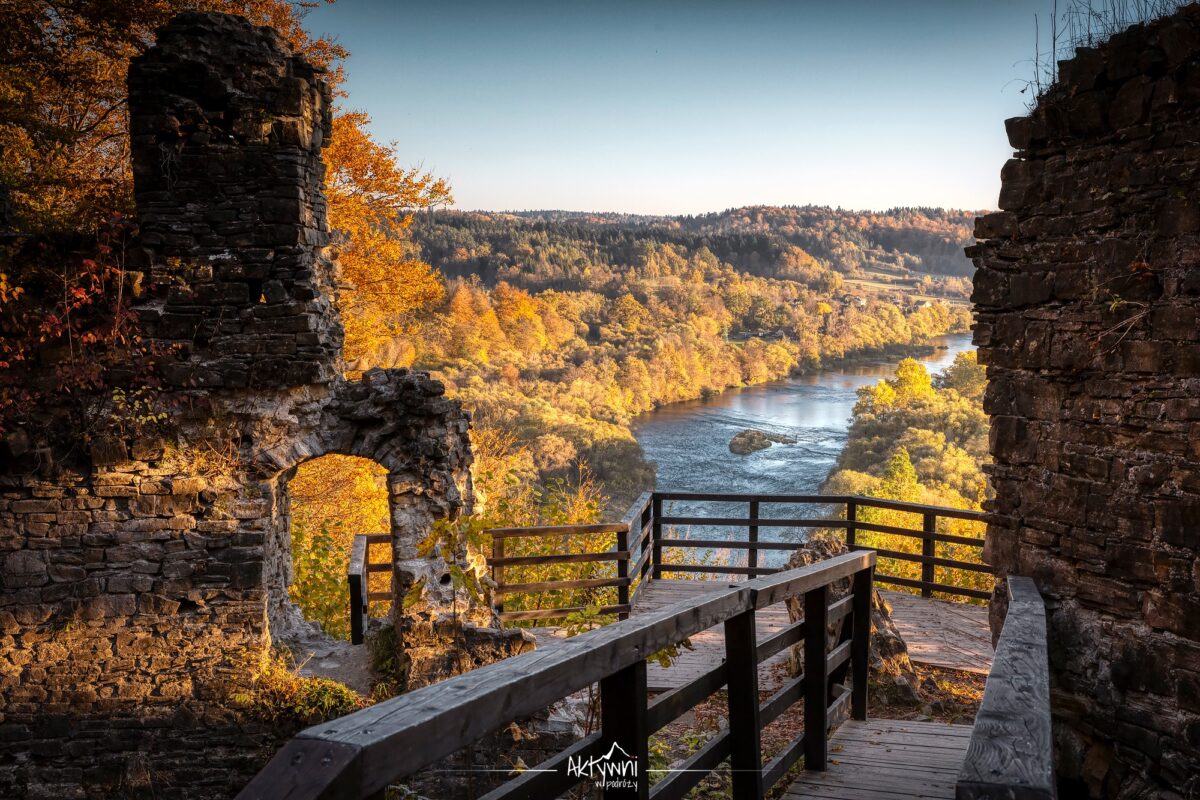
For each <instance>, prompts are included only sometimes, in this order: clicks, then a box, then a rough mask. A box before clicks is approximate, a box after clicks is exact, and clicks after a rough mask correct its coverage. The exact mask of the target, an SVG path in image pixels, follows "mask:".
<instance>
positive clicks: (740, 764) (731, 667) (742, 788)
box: [725, 609, 763, 800]
mask: <svg viewBox="0 0 1200 800" xmlns="http://www.w3.org/2000/svg"><path fill="white" fill-rule="evenodd" d="M755 631H756V629H755V626H754V610H753V609H749V610H747V611H743V612H742V613H741V614H738V615H737V616H736V617H733V618H732V619H728V620H726V621H725V672H726V677H727V678H728V680H729V692H728V709H729V735H730V737H731V739H730V752H729V772H730V782H731V785H732V790H733V800H762V796H763V782H762V743H761V738H760V736H759V734H760V732H761V731H762V724H761V723H760V722H759V717H758V648H757V646H756V642H755V637H756V632H755Z"/></svg>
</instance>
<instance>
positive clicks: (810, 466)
mask: <svg viewBox="0 0 1200 800" xmlns="http://www.w3.org/2000/svg"><path fill="white" fill-rule="evenodd" d="M933 344H934V345H935V346H937V347H939V348H944V349H938V350H936V351H935V353H934V354H933V355H931V356H929V357H927V358H919V359H918V361H921V362H922V363H923V364H925V366H926V368H928V369H929V371H930V372H938V371H940V370H941V369H943V368H944V367H946V366H948V365H949V364H950V363H951V362H952V361H953V360H954V357H955V356H956V355H958V354H959V353H960V352H963V351H964V350H970V349H971V336H970V334H955V335H952V336H943V337H939V338H938V339H936V340H934V342H933ZM898 362H899V359H894V360H880V361H879V362H876V363H869V364H855V365H850V366H845V367H834V368H831V369H825V370H821V371H820V372H816V373H813V374H812V375H805V376H801V377H796V378H790V379H788V380H783V381H774V382H772V383H764V384H760V385H758V386H751V387H747V388H745V389H734V390H731V391H728V392H724V393H722V394H720V395H717V396H716V397H713V398H710V399H706V400H692V401H688V402H685V403H672V404H671V405H668V406H664V407H663V408H660V409H657V410H655V411H651V412H649V413H646V414H642V415H641V416H639V417H637V419H635V420H634V435H635V436H636V437H637V440H638V442H639V443H640V444H641V445H642V449H643V450H645V452H646V458H647V459H649V460H650V461H653V462H655V463H656V464H657V465H658V483H657V488H658V489H660V490H662V491H688V492H729V493H746V494H816V493H817V488H818V487H819V486H820V484H821V483H822V482H823V481H824V480H825V478H826V477H827V476H828V474H829V470H830V469H831V468H832V467H833V465H834V463H835V462H836V461H837V457H838V454H839V453H840V452H841V451H842V448H843V447H844V446H845V444H846V431H847V428H848V427H849V424H850V415H851V412H852V411H853V409H854V403H855V402H856V401H857V399H858V397H857V395H856V394H855V392H856V391H857V390H858V389H859V388H860V387H863V386H869V385H871V384H874V383H876V382H877V381H879V380H880V379H882V378H890V377H892V376H893V375H894V374H895V369H896V364H897V363H898ZM746 428H757V429H759V430H762V431H768V432H771V433H780V434H783V435H785V436H790V437H791V438H793V439H795V440H796V444H774V445H771V447H770V448H768V449H766V450H759V451H758V452H755V453H751V454H749V455H744V456H740V455H736V454H734V453H731V452H730V451H729V440H730V439H731V438H733V436H734V434H736V433H738V432H740V431H742V430H745V429H746ZM674 506H675V507H674V508H673V509H671V511H673V512H674V513H677V514H692V513H696V514H698V515H699V514H712V513H714V512H716V513H722V512H728V514H729V516H734V517H741V516H744V515H745V513H746V506H745V504H740V505H737V506H734V505H718V504H707V505H704V506H699V505H695V504H684V503H676V504H674ZM783 511H784V507H773V508H763V509H762V512H761V513H762V516H764V517H768V516H774V515H776V514H777V513H778V514H779V515H782V513H783ZM735 532H736V533H738V534H740V536H739V537H738V538H742V537H744V536H745V530H744V529H725V530H724V531H721V532H719V531H716V530H705V531H699V530H693V531H690V532H681V533H690V534H691V535H692V536H695V537H699V536H700V535H703V536H705V537H708V536H710V535H720V536H722V538H728V537H727V536H724V535H723V534H734V533H735ZM761 533H762V538H764V539H777V538H791V537H792V536H794V535H795V532H793V531H789V530H788V529H773V530H772V529H764V530H763V531H762V532H761Z"/></svg>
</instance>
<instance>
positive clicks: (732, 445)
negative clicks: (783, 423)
mask: <svg viewBox="0 0 1200 800" xmlns="http://www.w3.org/2000/svg"><path fill="white" fill-rule="evenodd" d="M772 443H774V444H795V443H796V440H795V439H793V438H792V437H790V436H783V435H781V434H778V433H767V432H765V431H760V430H756V429H754V428H747V429H746V430H744V431H742V432H741V433H739V434H737V435H735V436H734V437H733V438H732V439H730V440H729V452H731V453H736V454H737V455H739V456H745V455H749V454H750V453H754V452H757V451H759V450H766V449H767V448H768V447H770V446H771V445H772Z"/></svg>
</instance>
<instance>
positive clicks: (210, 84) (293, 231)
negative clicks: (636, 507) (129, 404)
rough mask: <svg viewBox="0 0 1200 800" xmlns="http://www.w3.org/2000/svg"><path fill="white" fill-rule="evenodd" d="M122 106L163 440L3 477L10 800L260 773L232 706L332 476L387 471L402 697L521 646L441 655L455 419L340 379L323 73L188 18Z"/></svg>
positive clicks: (498, 643) (245, 724) (149, 58)
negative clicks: (440, 527) (295, 534)
mask: <svg viewBox="0 0 1200 800" xmlns="http://www.w3.org/2000/svg"><path fill="white" fill-rule="evenodd" d="M129 88H130V103H129V108H130V117H131V132H132V158H133V173H134V178H135V190H136V200H137V207H138V223H139V228H140V247H141V249H140V251H139V252H137V253H135V254H134V257H135V259H136V262H137V265H138V266H139V267H140V269H141V271H142V273H143V279H142V281H141V285H142V294H141V296H140V298H139V300H138V302H137V305H136V311H137V313H138V315H139V318H140V319H141V322H142V326H143V328H144V330H145V332H146V334H147V335H148V337H149V338H150V339H151V340H152V341H153V342H154V343H155V344H156V345H157V346H158V347H159V348H161V351H162V352H163V353H164V358H163V363H162V365H161V368H160V373H161V376H162V380H163V382H164V384H165V386H164V389H163V397H164V398H169V399H170V401H171V403H170V406H169V408H170V409H171V417H172V419H171V425H172V426H173V428H174V434H173V435H170V436H136V437H135V436H122V435H108V436H104V437H99V438H96V439H93V440H92V442H91V445H90V458H84V459H82V460H80V459H76V460H75V461H74V462H71V461H62V462H61V463H47V462H46V460H45V459H39V458H36V457H34V456H37V455H38V451H35V452H32V453H23V454H22V453H16V452H7V453H3V454H0V455H3V458H0V797H31V798H38V797H45V798H51V797H52V798H55V800H66V799H67V798H85V797H86V798H93V797H94V798H109V797H126V796H130V797H132V796H137V797H142V796H145V797H155V798H172V797H189V798H191V797H228V796H232V794H234V793H235V791H236V789H237V788H238V787H239V786H241V785H242V784H243V783H244V782H245V781H246V780H247V779H248V777H249V775H251V774H253V772H254V771H256V770H257V768H258V767H259V766H261V764H262V763H264V762H265V760H266V758H267V757H268V756H269V755H270V753H271V751H272V749H273V748H274V747H275V746H276V745H277V744H278V743H279V742H278V736H280V735H284V736H286V735H288V734H289V732H288V731H280V730H277V729H274V728H273V727H268V726H266V725H262V724H259V723H256V722H255V721H253V720H250V719H245V718H243V717H242V716H241V715H239V714H238V713H237V712H236V711H235V710H231V708H230V707H229V705H228V704H227V703H225V699H226V698H227V696H228V694H229V692H230V690H231V689H232V688H233V687H236V686H238V685H239V683H240V682H241V681H242V680H243V679H244V678H245V675H246V674H247V669H246V663H247V659H251V660H252V659H253V656H254V655H255V654H257V653H261V652H262V651H263V650H264V649H265V648H267V647H269V646H270V644H271V642H272V637H273V636H275V637H276V638H278V637H279V636H285V635H286V634H287V633H288V632H289V628H290V627H291V626H292V625H293V624H294V620H295V618H296V612H295V609H294V608H292V607H291V606H290V605H289V604H288V602H287V586H288V583H289V581H290V579H291V575H290V568H291V558H290V535H289V505H288V494H287V479H288V477H289V476H290V475H291V474H292V472H293V471H294V470H295V468H296V467H297V466H298V465H299V464H301V463H303V462H304V461H306V460H309V459H311V458H315V457H318V456H321V455H324V454H327V453H341V454H347V455H355V456H362V457H365V458H369V459H371V460H373V461H375V462H377V463H379V464H381V465H383V466H384V467H386V468H387V470H388V485H389V489H390V497H391V505H392V531H391V532H392V536H393V553H394V565H393V566H394V572H393V591H394V593H396V596H403V595H404V593H405V592H407V590H408V589H409V587H410V586H412V584H413V583H414V582H415V581H417V580H419V579H422V578H424V579H425V581H426V585H427V586H428V587H430V588H429V590H428V591H427V592H426V597H427V600H426V601H425V602H422V603H418V604H417V605H416V606H413V607H410V608H409V609H407V610H403V609H402V605H403V604H401V603H394V604H393V607H394V608H395V609H397V610H396V612H395V616H396V618H395V621H396V623H397V630H398V638H399V641H400V643H401V647H402V649H403V650H404V651H405V653H406V655H407V656H408V658H409V660H410V664H411V673H410V683H412V684H414V685H415V684H420V683H423V682H427V681H429V680H433V679H436V678H437V677H439V676H442V675H445V674H448V673H453V672H456V671H461V669H462V668H464V665H465V667H466V668H469V667H470V665H472V664H475V663H481V662H482V661H488V660H493V659H495V658H498V657H504V656H505V655H508V654H510V653H511V652H513V651H514V650H518V649H521V648H523V647H525V646H526V645H525V643H524V640H523V639H522V638H521V637H520V635H519V632H514V633H507V634H502V633H500V632H498V631H495V630H492V629H491V626H492V622H493V618H492V616H491V611H490V609H488V608H487V607H486V605H484V606H483V607H482V608H480V607H478V606H477V607H474V608H472V607H470V604H469V603H461V602H460V604H459V605H458V611H459V619H463V618H465V619H466V620H467V622H468V623H474V625H468V626H467V631H466V632H465V633H463V632H457V633H456V632H455V630H453V629H452V625H451V623H450V622H449V614H448V613H447V609H448V606H449V602H450V601H451V600H453V599H454V598H453V596H452V590H450V589H447V588H445V587H446V586H447V585H448V584H449V583H450V582H449V580H448V576H447V575H446V574H445V567H446V562H445V561H444V560H443V559H442V558H441V557H435V558H420V557H418V555H417V544H418V542H420V541H421V540H423V539H424V538H425V537H426V535H427V534H428V532H429V530H430V526H431V525H432V523H433V522H434V521H435V520H438V519H446V518H450V519H452V518H454V517H456V516H458V515H459V514H462V513H464V512H466V511H469V507H470V503H471V490H470V479H469V472H468V468H469V466H470V460H471V456H470V450H469V443H468V439H467V425H468V419H467V416H466V414H465V413H464V412H463V411H462V410H461V409H460V407H459V406H458V404H457V403H456V402H453V401H450V400H448V399H447V398H446V397H445V396H444V393H443V388H442V386H441V385H440V384H439V383H438V382H436V381H433V380H430V379H429V377H428V376H426V375H424V374H420V373H411V372H408V371H406V370H372V371H370V372H367V373H366V374H365V375H364V376H363V378H362V379H361V380H358V381H349V380H345V379H343V378H342V377H341V375H342V364H341V346H342V328H341V324H340V321H339V319H338V315H337V313H336V305H335V297H336V283H337V264H336V254H335V253H333V252H332V251H331V249H330V247H329V232H328V228H327V225H326V218H325V200H324V195H323V179H324V165H323V163H322V160H321V149H322V145H323V143H324V141H325V139H326V137H327V136H328V135H329V130H330V115H331V108H330V104H331V97H330V92H329V89H328V87H327V86H326V84H325V82H324V81H323V80H322V77H321V72H320V70H318V69H316V68H314V67H312V66H311V65H310V64H308V63H307V62H306V61H305V60H304V59H303V58H302V57H299V56H296V55H294V54H293V53H292V52H291V51H290V50H289V49H288V47H287V45H286V44H285V43H284V42H283V40H282V39H281V38H280V37H279V36H278V35H277V34H276V33H275V32H274V31H272V30H270V29H268V28H257V27H254V26H252V25H250V24H249V23H248V22H246V21H245V20H244V19H241V18H239V17H232V16H225V15H219V14H198V13H188V14H183V15H180V16H179V17H177V18H176V19H175V20H174V21H172V22H171V23H170V24H169V25H167V26H166V27H165V28H163V29H162V30H161V31H160V32H159V36H158V41H157V44H156V46H154V47H152V48H151V49H150V50H149V51H148V52H147V53H146V54H145V55H144V56H142V57H140V58H138V59H136V60H135V61H134V63H133V65H132V67H131V69H130V74H129ZM59 433H63V432H59ZM68 433H69V432H68ZM32 435H33V436H34V437H36V435H37V432H36V431H35V432H32ZM80 461H82V463H78V462H80ZM448 557H450V558H460V559H462V558H465V556H463V554H457V553H452V554H448ZM463 564H464V566H467V564H466V563H465V561H464V562H463ZM459 599H460V600H461V598H459ZM464 608H465V609H466V613H465V615H464V613H463V609H464ZM451 637H453V640H452V639H451ZM456 642H457V643H463V642H465V643H466V645H463V646H466V647H467V648H468V649H471V650H472V652H470V653H466V654H461V653H460V651H461V649H462V647H461V646H459V645H457V644H455V643H456ZM456 653H459V655H455V654H456Z"/></svg>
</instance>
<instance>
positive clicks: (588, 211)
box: [420, 203, 996, 219]
mask: <svg viewBox="0 0 1200 800" xmlns="http://www.w3.org/2000/svg"><path fill="white" fill-rule="evenodd" d="M749 208H811V209H821V210H826V211H833V212H842V213H846V214H890V213H893V212H899V211H942V212H945V213H960V214H988V213H991V212H992V211H995V210H996V209H995V208H957V207H954V206H919V205H907V206H888V207H886V208H846V207H844V206H831V205H828V204H825V203H747V204H745V205H738V206H729V207H727V208H720V209H710V210H708V211H692V212H685V213H681V214H673V213H670V212H664V213H650V212H640V211H622V210H620V209H614V208H608V209H576V208H462V207H461V206H458V205H453V206H438V207H437V208H434V209H430V210H429V211H428V212H420V213H435V214H440V213H442V212H444V211H450V212H455V211H457V212H460V213H464V214H595V215H596V216H604V215H606V214H620V215H622V216H626V217H647V218H657V219H678V218H680V217H705V216H716V215H720V214H728V213H729V212H731V211H741V210H743V209H749Z"/></svg>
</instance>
